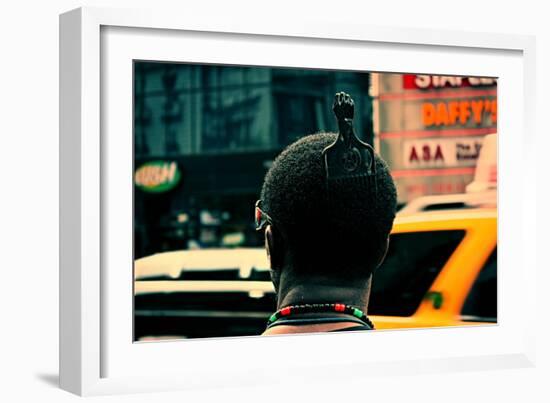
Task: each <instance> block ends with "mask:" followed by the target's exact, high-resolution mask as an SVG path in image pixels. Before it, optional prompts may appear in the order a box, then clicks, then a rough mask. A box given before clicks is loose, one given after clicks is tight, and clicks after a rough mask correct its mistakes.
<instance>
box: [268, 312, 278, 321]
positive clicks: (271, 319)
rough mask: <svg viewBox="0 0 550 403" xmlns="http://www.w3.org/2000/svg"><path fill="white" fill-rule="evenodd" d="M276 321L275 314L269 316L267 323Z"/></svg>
mask: <svg viewBox="0 0 550 403" xmlns="http://www.w3.org/2000/svg"><path fill="white" fill-rule="evenodd" d="M276 320H277V314H276V313H274V314H273V315H271V316H270V317H269V321H270V322H275V321H276Z"/></svg>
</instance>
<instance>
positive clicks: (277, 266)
mask: <svg viewBox="0 0 550 403" xmlns="http://www.w3.org/2000/svg"><path fill="white" fill-rule="evenodd" d="M279 235H280V234H278V233H277V230H276V229H274V228H273V227H272V226H271V225H268V226H267V227H266V229H265V249H266V251H267V257H268V259H269V263H270V265H271V270H274V271H281V268H282V266H283V259H282V257H283V249H284V247H283V245H282V239H281V237H280V236H279Z"/></svg>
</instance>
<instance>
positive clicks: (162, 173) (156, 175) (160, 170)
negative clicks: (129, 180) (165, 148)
mask: <svg viewBox="0 0 550 403" xmlns="http://www.w3.org/2000/svg"><path fill="white" fill-rule="evenodd" d="M180 177H181V174H180V171H179V169H178V164H177V163H176V162H175V161H150V162H146V163H145V164H143V165H142V166H140V167H139V168H138V169H137V170H136V173H135V176H134V181H135V184H136V186H137V187H138V188H140V189H141V190H143V191H145V192H150V193H161V192H167V191H169V190H171V189H173V188H174V187H176V185H177V184H178V183H179V180H180Z"/></svg>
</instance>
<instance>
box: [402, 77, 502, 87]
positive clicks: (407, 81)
mask: <svg viewBox="0 0 550 403" xmlns="http://www.w3.org/2000/svg"><path fill="white" fill-rule="evenodd" d="M496 83H497V79H496V78H483V77H457V76H431V75H422V74H418V75H417V74H403V88H404V89H417V90H425V89H433V88H459V87H487V86H494V85H496Z"/></svg>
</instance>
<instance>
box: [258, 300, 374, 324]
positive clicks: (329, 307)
mask: <svg viewBox="0 0 550 403" xmlns="http://www.w3.org/2000/svg"><path fill="white" fill-rule="evenodd" d="M324 312H335V313H343V314H347V315H351V316H353V318H314V319H302V320H301V321H300V322H303V323H304V324H308V323H309V324H316V323H328V322H348V321H349V322H357V319H358V320H359V322H360V323H362V324H365V325H367V326H369V327H370V328H371V329H374V325H373V323H372V322H371V320H370V319H369V318H368V317H367V315H365V314H364V313H363V311H362V310H360V309H358V308H356V307H354V306H352V305H346V304H340V303H333V304H301V305H289V306H286V307H284V308H281V309H279V310H278V311H277V312H275V313H274V314H272V315H271V316H270V317H269V319H268V321H267V328H268V329H269V328H270V327H271V326H274V325H276V323H275V322H277V321H279V319H282V318H288V317H290V316H292V315H300V314H304V313H324ZM292 322H295V323H294V324H298V323H297V322H298V321H297V320H294V321H292ZM279 323H280V324H283V322H279ZM279 323H277V324H279ZM284 323H285V324H286V323H288V324H291V321H284Z"/></svg>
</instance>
